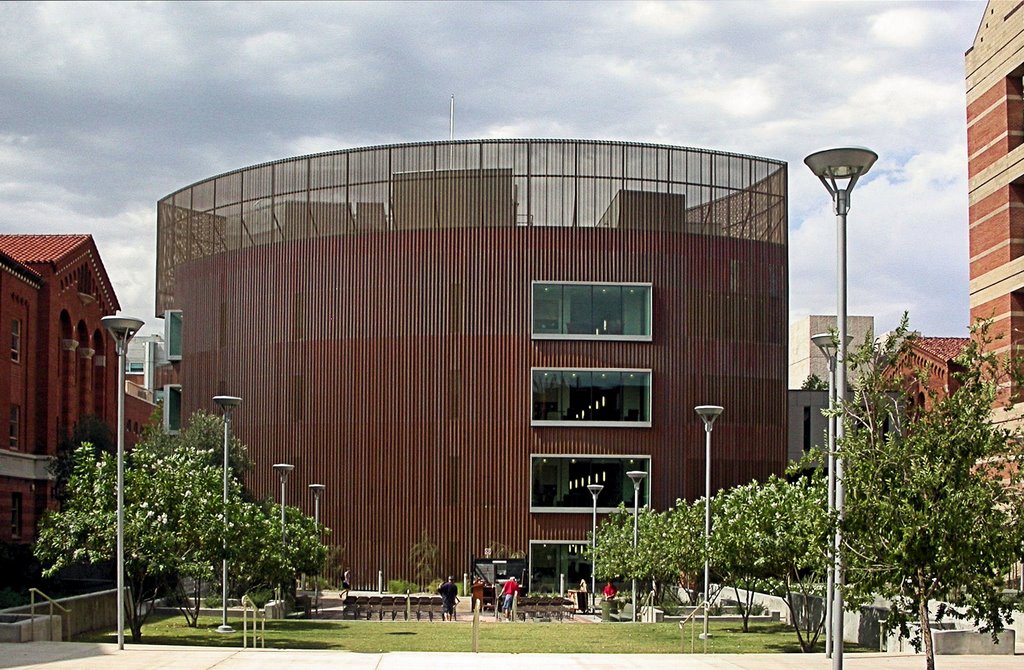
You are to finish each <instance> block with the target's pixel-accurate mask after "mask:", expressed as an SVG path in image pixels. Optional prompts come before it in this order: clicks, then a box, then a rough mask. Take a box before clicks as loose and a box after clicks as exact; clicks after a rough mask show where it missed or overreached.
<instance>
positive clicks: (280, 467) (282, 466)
mask: <svg viewBox="0 0 1024 670" xmlns="http://www.w3.org/2000/svg"><path fill="white" fill-rule="evenodd" d="M273 468H274V472H276V473H277V476H278V477H280V478H281V481H284V480H286V479H288V473H290V472H291V471H292V470H294V469H295V466H294V465H292V464H291V463H274V465H273Z"/></svg>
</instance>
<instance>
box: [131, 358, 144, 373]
mask: <svg viewBox="0 0 1024 670" xmlns="http://www.w3.org/2000/svg"><path fill="white" fill-rule="evenodd" d="M145 371H146V364H145V362H143V361H128V370H127V372H128V374H130V375H141V374H142V373H143V372H145Z"/></svg>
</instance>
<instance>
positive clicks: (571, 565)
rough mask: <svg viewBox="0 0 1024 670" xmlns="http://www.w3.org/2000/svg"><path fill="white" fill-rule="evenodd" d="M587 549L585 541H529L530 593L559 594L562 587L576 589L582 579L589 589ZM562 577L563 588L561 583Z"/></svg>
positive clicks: (587, 545) (589, 571)
mask: <svg viewBox="0 0 1024 670" xmlns="http://www.w3.org/2000/svg"><path fill="white" fill-rule="evenodd" d="M589 547H590V544H589V543H588V542H586V541H576V542H570V541H557V540H542V541H537V540H532V541H531V542H530V592H531V593H558V592H559V591H560V590H561V589H562V588H564V587H568V588H576V585H577V584H579V583H580V580H581V579H582V580H586V582H587V585H588V588H589V584H590V573H591V563H590V559H589V558H587V557H586V556H584V552H585V551H586V550H587V549H588V548H589ZM563 575H564V578H565V583H564V584H562V583H561V579H562V578H563ZM600 586H601V585H600V584H598V587H599V588H600Z"/></svg>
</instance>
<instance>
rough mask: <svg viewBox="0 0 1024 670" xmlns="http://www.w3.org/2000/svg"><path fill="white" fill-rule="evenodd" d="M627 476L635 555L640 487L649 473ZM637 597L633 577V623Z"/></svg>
mask: <svg viewBox="0 0 1024 670" xmlns="http://www.w3.org/2000/svg"><path fill="white" fill-rule="evenodd" d="M626 476H627V477H629V478H630V479H632V480H633V553H634V554H635V553H636V546H637V544H638V543H637V540H638V539H639V537H640V534H639V531H638V526H637V517H638V516H639V515H640V485H641V484H643V481H644V478H645V477H647V473H646V472H644V471H643V470H630V471H629V472H627V473H626ZM639 604H640V603H639V600H638V599H637V597H636V577H635V576H634V577H633V623H636V608H637V605H639Z"/></svg>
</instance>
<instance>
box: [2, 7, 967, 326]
mask: <svg viewBox="0 0 1024 670" xmlns="http://www.w3.org/2000/svg"><path fill="white" fill-rule="evenodd" d="M983 9H984V3H982V2H823V1H822V2H810V1H807V2H726V1H719V2H681V3H648V2H638V3H612V2H600V3H570V2H559V3H539V2H529V3H493V2H487V3H484V2H477V3H441V2H426V3H419V2H416V3H401V2H388V3H380V4H377V3H338V4H333V3H312V4H302V3H297V2H287V3H283V4H274V3H254V4H234V3H195V4H193V3H183V2H176V3H170V4H160V3H157V4H126V3H113V4H88V3H59V4H36V3H27V2H17V3H15V2H7V3H0V231H3V232H7V233H33V232H46V233H70V232H73V233H91V234H92V235H93V236H95V238H96V241H97V244H98V246H99V250H100V254H101V255H102V257H103V260H104V263H105V265H106V268H107V271H108V272H109V274H110V276H111V278H112V280H113V282H114V286H115V289H116V291H117V293H118V296H119V297H120V300H121V304H122V309H123V311H124V312H125V313H129V314H133V315H138V316H141V317H142V318H145V319H147V320H152V316H153V311H154V300H153V296H154V290H155V289H154V283H155V282H154V264H155V238H156V236H155V223H156V215H155V204H156V201H157V200H158V199H159V198H161V197H162V196H164V195H167V194H169V193H171V192H173V191H175V190H177V189H178V188H181V187H183V186H186V185H188V184H190V183H192V182H194V181H197V180H199V179H202V178H205V177H209V176H212V175H214V174H217V173H220V172H224V171H228V170H233V169H236V168H239V167H243V166H246V165H250V164H254V163H260V162H263V161H268V160H274V159H278V158H285V157H289V156H295V155H300V154H306V153H314V152H320V151H329V150H334V149H344V148H350V147H358V146H364V145H369V144H380V143H392V142H411V141H423V140H434V139H446V138H447V137H448V132H449V128H448V105H449V96H450V95H451V94H453V93H454V94H455V96H456V122H455V134H456V137H457V138H460V139H470V138H492V137H494V138H514V137H543V138H548V137H550V138H586V139H606V140H626V141H640V142H656V143H664V144H675V145H684V146H692V147H701V148H709V149H716V150H724V151H732V152H738V153H744V154H754V155H760V156H767V157H770V158H777V159H782V160H785V161H788V162H789V164H790V174H789V188H790V200H789V230H790V285H791V286H790V310H791V315H790V316H791V320H795V319H797V318H799V317H800V316H802V315H805V314H808V313H834V312H835V279H834V277H835V266H834V258H833V257H834V255H835V251H834V250H835V237H834V234H835V224H834V216H833V214H832V211H831V203H830V200H829V198H828V194H827V193H826V191H825V190H824V188H823V187H822V186H821V184H820V183H819V182H818V181H817V180H816V178H815V177H814V176H813V175H811V174H810V172H809V171H808V170H807V169H806V168H805V167H804V165H803V163H802V160H803V157H804V156H806V155H807V154H808V153H811V152H813V151H815V150H817V149H821V148H825V147H829V146H840V145H845V144H857V145H864V146H868V147H870V148H872V149H874V150H875V151H876V152H878V154H879V156H880V158H879V161H878V163H877V164H876V166H875V167H874V168H873V170H872V172H871V173H870V174H869V175H868V176H867V177H866V178H865V179H864V180H862V181H861V182H860V184H859V185H858V186H857V188H856V190H855V191H854V193H853V206H852V209H851V211H850V232H849V267H850V288H849V304H850V312H851V313H853V314H872V315H874V316H875V317H876V329H877V330H879V331H880V330H884V329H887V328H890V327H892V326H894V325H895V323H896V322H897V320H898V318H899V315H900V314H901V313H902V312H903V311H904V310H909V311H910V315H911V323H912V325H913V326H914V327H915V328H918V329H920V330H922V331H923V332H925V333H926V334H930V335H960V334H964V333H965V332H966V324H967V322H968V310H967V305H968V300H967V280H968V273H967V269H968V265H967V263H968V255H967V175H966V172H967V171H966V128H965V121H964V117H965V112H964V66H963V58H964V51H965V50H967V49H968V48H969V47H970V46H971V44H972V42H973V40H974V35H975V32H976V30H977V27H978V23H979V21H980V19H981V15H982V11H983Z"/></svg>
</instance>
